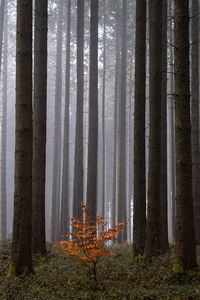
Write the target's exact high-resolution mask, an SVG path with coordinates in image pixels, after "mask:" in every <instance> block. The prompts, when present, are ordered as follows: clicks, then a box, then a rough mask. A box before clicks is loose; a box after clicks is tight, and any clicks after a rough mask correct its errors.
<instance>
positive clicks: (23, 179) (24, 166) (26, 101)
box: [8, 0, 33, 276]
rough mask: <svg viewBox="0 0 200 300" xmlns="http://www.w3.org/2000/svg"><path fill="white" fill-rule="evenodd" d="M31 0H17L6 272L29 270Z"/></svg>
mask: <svg viewBox="0 0 200 300" xmlns="http://www.w3.org/2000/svg"><path fill="white" fill-rule="evenodd" d="M32 153H33V138H32V1H28V2H27V0H18V1H17V45H16V141H15V195H14V220H13V241H12V257H11V265H10V270H9V274H8V276H12V275H14V274H19V273H21V272H23V271H24V270H25V269H26V271H29V272H31V271H32V255H31V240H32V230H31V220H32V209H31V208H32Z"/></svg>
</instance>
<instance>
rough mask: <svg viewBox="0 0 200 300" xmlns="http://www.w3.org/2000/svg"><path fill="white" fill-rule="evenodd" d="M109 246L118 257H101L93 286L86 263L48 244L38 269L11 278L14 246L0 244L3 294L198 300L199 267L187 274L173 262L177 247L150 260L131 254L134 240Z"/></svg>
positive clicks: (8, 297) (10, 298) (46, 299)
mask: <svg viewBox="0 0 200 300" xmlns="http://www.w3.org/2000/svg"><path fill="white" fill-rule="evenodd" d="M111 248H112V251H113V252H114V253H115V256H113V257H105V258H102V259H101V260H100V261H99V265H98V272H97V277H98V284H97V286H95V284H94V280H93V278H92V277H91V271H90V270H89V269H88V267H86V266H82V265H80V264H79V263H78V262H76V260H75V259H73V258H70V257H64V256H63V255H62V254H61V253H58V252H57V251H56V249H54V248H52V247H50V246H48V255H47V257H45V258H40V259H38V258H34V270H35V274H31V275H29V276H25V275H23V276H21V277H18V278H17V277H16V278H11V279H7V278H6V275H7V272H8V268H9V261H10V258H9V252H10V251H9V245H5V246H4V247H1V248H0V299H1V300H21V299H23V300H24V299H25V300H28V299H30V300H33V299H41V300H54V299H55V300H56V299H77V300H78V299H79V300H83V299H87V300H89V299H98V300H101V299H102V300H106V299H117V300H121V299H148V300H151V299H152V300H153V299H170V300H171V299H175V300H179V299H180V300H182V299H188V300H191V299H200V270H197V271H190V272H187V273H183V272H182V271H181V270H179V269H177V268H176V267H174V265H175V256H174V247H171V249H170V253H168V254H166V255H165V256H162V257H156V258H153V259H151V260H150V259H147V258H145V257H138V258H137V259H133V256H132V251H131V246H130V245H121V246H119V245H113V246H111ZM198 252H199V253H198V254H199V255H198V262H199V265H200V249H198Z"/></svg>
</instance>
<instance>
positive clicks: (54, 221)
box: [51, 0, 63, 241]
mask: <svg viewBox="0 0 200 300" xmlns="http://www.w3.org/2000/svg"><path fill="white" fill-rule="evenodd" d="M62 20H63V2H62V0H59V2H58V17H57V24H58V25H57V26H58V28H57V49H56V83H55V117H54V157H53V184H52V205H51V240H52V241H56V240H57V239H58V238H59V235H60V233H59V229H60V226H59V224H60V181H61V178H60V177H61V105H62Z"/></svg>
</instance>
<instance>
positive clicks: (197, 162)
mask: <svg viewBox="0 0 200 300" xmlns="http://www.w3.org/2000/svg"><path fill="white" fill-rule="evenodd" d="M198 11H199V1H198V0H193V1H192V53H191V54H192V70H191V71H192V74H191V75H192V77H191V80H192V82H191V89H192V93H191V94H192V99H191V100H192V101H191V104H192V105H191V122H192V178H193V180H192V182H193V197H194V223H195V232H196V242H197V244H200V218H199V216H200V179H199V172H200V151H199V15H198Z"/></svg>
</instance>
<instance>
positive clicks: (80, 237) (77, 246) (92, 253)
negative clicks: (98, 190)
mask: <svg viewBox="0 0 200 300" xmlns="http://www.w3.org/2000/svg"><path fill="white" fill-rule="evenodd" d="M82 211H83V215H82V217H81V220H76V219H71V218H69V220H70V221H71V225H72V228H73V231H72V232H71V233H70V234H69V235H66V237H67V238H68V240H66V241H65V240H63V241H60V242H59V244H58V245H56V246H57V247H59V248H61V249H62V250H63V252H64V253H66V254H68V255H70V256H74V257H76V258H77V259H78V260H79V262H81V263H92V264H93V265H96V264H97V261H98V258H99V257H101V256H113V255H114V254H113V252H111V251H108V250H106V249H105V248H104V244H105V243H106V242H108V241H111V240H117V236H118V235H119V233H120V232H121V231H123V230H124V227H125V223H124V222H119V223H118V224H117V225H116V226H114V227H113V228H110V229H107V230H106V226H107V225H108V222H105V221H104V220H103V218H102V217H99V216H98V217H97V219H96V222H95V224H94V222H93V223H92V220H91V219H90V216H89V214H88V212H87V208H86V206H84V205H82ZM70 236H71V239H70Z"/></svg>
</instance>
